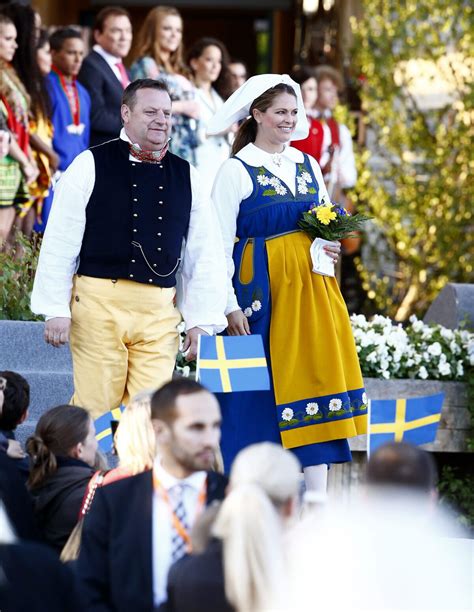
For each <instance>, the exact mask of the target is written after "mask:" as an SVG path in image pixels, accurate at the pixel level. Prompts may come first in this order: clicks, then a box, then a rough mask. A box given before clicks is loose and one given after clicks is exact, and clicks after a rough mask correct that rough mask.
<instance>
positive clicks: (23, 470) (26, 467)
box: [0, 429, 30, 483]
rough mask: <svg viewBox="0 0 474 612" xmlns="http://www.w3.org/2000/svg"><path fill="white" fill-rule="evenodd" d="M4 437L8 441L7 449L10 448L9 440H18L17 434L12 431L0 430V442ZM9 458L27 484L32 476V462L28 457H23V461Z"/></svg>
mask: <svg viewBox="0 0 474 612" xmlns="http://www.w3.org/2000/svg"><path fill="white" fill-rule="evenodd" d="M2 437H4V438H5V440H6V441H7V448H8V440H16V437H15V432H14V431H13V430H11V429H0V441H1V439H2ZM0 443H1V442H0ZM7 456H8V455H7ZM8 458H9V459H10V461H11V462H12V463H13V465H15V466H16V468H17V469H18V471H19V472H20V476H21V477H22V479H23V482H25V483H26V481H27V480H28V476H29V475H30V461H29V459H28V457H23V459H13V458H12V457H8Z"/></svg>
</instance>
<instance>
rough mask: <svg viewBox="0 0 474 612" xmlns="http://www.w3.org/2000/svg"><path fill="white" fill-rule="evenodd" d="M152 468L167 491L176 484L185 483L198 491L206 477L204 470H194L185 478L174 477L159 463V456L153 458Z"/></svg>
mask: <svg viewBox="0 0 474 612" xmlns="http://www.w3.org/2000/svg"><path fill="white" fill-rule="evenodd" d="M153 470H154V472H155V474H156V476H157V477H158V480H159V481H160V483H161V484H162V486H163V487H164V488H165V489H166V490H167V491H169V490H170V489H171V488H172V487H174V486H175V485H177V484H185V485H187V486H188V487H191V488H193V489H195V490H196V491H198V492H199V491H200V490H201V489H202V486H203V484H204V482H205V480H206V478H207V473H206V472H204V471H200V472H194V473H193V474H191V476H188V477H187V478H176V477H175V476H172V475H171V474H170V473H169V472H167V471H166V470H165V469H164V467H163V466H162V465H161V458H160V457H157V458H156V459H155V462H154V464H153Z"/></svg>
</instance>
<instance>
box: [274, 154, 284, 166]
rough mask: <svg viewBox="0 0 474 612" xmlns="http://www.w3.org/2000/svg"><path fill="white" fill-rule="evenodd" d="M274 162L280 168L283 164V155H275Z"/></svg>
mask: <svg viewBox="0 0 474 612" xmlns="http://www.w3.org/2000/svg"><path fill="white" fill-rule="evenodd" d="M272 162H273V163H274V164H275V166H277V167H278V168H279V167H280V166H281V165H282V163H283V156H282V155H281V153H273V155H272Z"/></svg>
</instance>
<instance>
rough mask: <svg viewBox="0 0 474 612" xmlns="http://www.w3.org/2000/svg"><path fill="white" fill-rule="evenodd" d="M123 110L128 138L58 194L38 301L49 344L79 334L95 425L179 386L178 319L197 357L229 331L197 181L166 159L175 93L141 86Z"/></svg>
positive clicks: (71, 172)
mask: <svg viewBox="0 0 474 612" xmlns="http://www.w3.org/2000/svg"><path fill="white" fill-rule="evenodd" d="M121 113H122V120H123V125H124V127H123V129H122V131H121V132H120V137H119V138H117V139H115V140H111V141H109V142H106V143H104V144H102V145H99V146H97V147H93V148H91V149H90V150H87V151H84V152H83V153H81V154H80V155H78V156H77V157H76V159H75V160H74V161H73V163H72V164H71V165H70V166H69V168H68V169H67V170H66V172H65V173H64V174H63V176H62V177H61V180H60V181H59V183H58V185H57V187H56V190H55V201H54V205H53V208H52V213H51V216H50V219H49V222H48V226H47V229H46V232H45V236H44V240H43V243H42V247H41V253H40V258H39V262H38V270H37V273H36V277H35V283H34V288H33V293H32V299H31V307H32V310H33V312H36V313H38V314H43V315H45V316H46V325H45V340H46V342H48V343H49V344H52V345H53V346H55V347H59V346H61V345H62V344H64V343H66V342H67V341H68V340H69V337H70V344H71V354H72V359H73V366H74V396H73V399H72V403H74V404H76V405H81V406H86V407H87V408H88V409H89V410H90V411H91V413H92V415H93V416H94V417H95V418H96V417H98V416H99V415H101V414H102V413H104V412H106V411H108V410H113V409H115V408H117V407H118V406H120V404H122V403H127V402H128V401H129V399H130V397H132V396H134V395H135V394H136V393H137V392H138V391H140V390H142V389H145V388H153V387H156V386H158V385H161V384H163V383H165V382H167V381H168V380H170V379H171V376H172V373H173V370H174V364H175V359H176V353H177V350H178V332H177V329H176V328H177V325H178V324H179V323H180V321H181V316H183V318H184V321H185V324H186V332H187V336H186V341H185V345H184V349H185V350H187V349H189V351H188V355H187V358H188V359H189V360H191V359H194V357H195V356H196V351H197V341H198V336H199V334H201V333H208V334H214V333H217V332H220V331H222V330H223V329H224V328H225V327H226V325H227V321H226V318H225V316H224V310H225V304H226V268H225V257H224V252H223V246H222V239H221V236H220V233H219V229H218V226H217V222H216V220H215V218H214V216H213V213H212V208H211V205H210V201H209V200H208V199H206V198H204V197H203V196H202V195H201V191H200V186H199V180H198V175H197V172H196V171H195V170H194V169H193V168H192V167H191V166H190V165H189V163H188V162H186V161H184V160H182V159H181V158H179V157H177V156H175V155H173V154H172V153H170V152H168V141H169V138H168V137H169V133H170V130H171V99H170V96H169V92H168V90H167V87H166V85H165V84H164V83H163V82H161V81H155V80H153V79H140V80H137V81H134V82H133V83H131V84H130V85H129V86H128V87H127V89H126V90H125V92H124V96H123V104H122V109H121ZM177 284H178V286H179V290H178V295H177V296H176V288H175V287H176V285H177ZM176 302H177V305H178V308H179V310H178V308H177V307H176V305H175V303H176Z"/></svg>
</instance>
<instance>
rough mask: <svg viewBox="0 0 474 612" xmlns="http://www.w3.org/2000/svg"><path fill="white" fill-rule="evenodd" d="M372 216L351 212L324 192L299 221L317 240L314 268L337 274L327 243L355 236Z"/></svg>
mask: <svg viewBox="0 0 474 612" xmlns="http://www.w3.org/2000/svg"><path fill="white" fill-rule="evenodd" d="M370 218H371V217H368V216H367V215H363V214H361V213H357V214H355V215H351V214H350V213H349V212H348V211H347V210H346V209H345V208H343V207H342V206H338V205H337V204H333V203H332V202H330V201H329V200H328V198H327V197H326V196H323V198H322V199H321V203H320V204H315V205H314V206H312V207H311V208H310V209H309V210H308V211H306V212H304V213H303V216H302V218H301V220H300V221H299V223H298V225H299V227H300V228H301V229H302V230H304V231H305V232H306V233H307V234H308V235H309V237H310V238H311V239H312V240H313V243H312V244H311V250H310V252H311V259H312V261H313V272H316V273H317V274H322V275H323V276H334V275H335V273H334V263H333V261H332V259H331V258H330V257H329V255H327V253H326V251H325V250H324V247H325V246H326V245H328V244H333V243H334V242H335V241H336V240H342V239H343V238H350V237H352V236H353V234H354V233H355V232H358V231H360V230H361V229H362V224H363V223H364V222H365V221H368V220H369V219H370Z"/></svg>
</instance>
